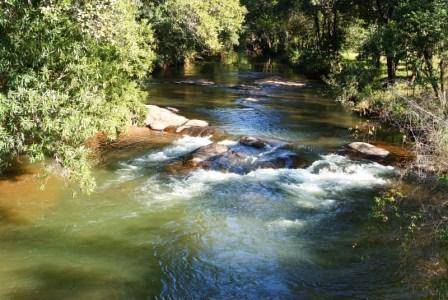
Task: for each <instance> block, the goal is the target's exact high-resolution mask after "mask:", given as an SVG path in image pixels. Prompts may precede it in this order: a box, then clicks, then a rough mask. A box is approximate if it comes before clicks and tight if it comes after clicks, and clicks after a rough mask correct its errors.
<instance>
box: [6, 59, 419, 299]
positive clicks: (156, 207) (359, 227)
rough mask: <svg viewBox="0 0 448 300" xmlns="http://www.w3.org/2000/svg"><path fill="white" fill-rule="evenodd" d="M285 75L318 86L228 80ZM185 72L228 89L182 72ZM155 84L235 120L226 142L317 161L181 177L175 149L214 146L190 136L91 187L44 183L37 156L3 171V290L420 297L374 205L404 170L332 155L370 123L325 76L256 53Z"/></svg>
mask: <svg viewBox="0 0 448 300" xmlns="http://www.w3.org/2000/svg"><path fill="white" fill-rule="evenodd" d="M272 75H281V76H283V77H284V78H288V79H290V80H297V81H303V82H306V83H308V86H307V87H304V88H285V87H283V88H280V87H270V88H267V87H266V88H263V89H262V90H258V91H255V92H254V91H252V92H249V91H241V90H235V89H232V88H229V87H228V86H229V85H232V84H252V83H253V82H254V81H255V80H257V79H260V78H266V77H269V76H272ZM184 78H204V79H208V80H213V81H215V82H216V83H217V84H219V86H213V87H202V86H190V85H180V84H175V83H174V82H175V81H176V80H180V79H184ZM149 91H150V100H149V101H150V102H151V103H153V104H159V105H169V106H174V107H177V108H179V109H180V110H181V111H182V112H183V113H184V114H185V115H187V116H188V117H197V118H202V119H206V120H208V121H210V122H211V123H212V124H214V125H216V126H218V127H219V128H221V129H222V130H226V131H227V132H228V133H229V138H228V140H227V141H226V143H232V140H234V139H237V137H238V136H241V135H254V136H259V137H264V138H275V139H278V140H282V141H285V142H289V143H291V144H292V145H293V147H294V149H295V150H296V151H297V153H300V155H304V156H307V158H308V159H312V161H314V162H313V163H312V164H311V165H310V166H308V167H307V168H303V169H279V170H272V169H258V170H255V171H252V172H250V173H247V174H235V173H229V172H220V171H205V170H197V171H192V172H191V173H189V174H186V175H170V174H168V173H166V172H165V167H166V165H168V164H169V163H170V162H171V161H172V160H173V159H176V157H179V156H181V155H182V154H185V153H188V152H189V151H191V150H194V149H196V148H198V147H200V146H202V145H207V144H209V143H211V140H210V139H209V138H207V137H203V138H193V137H183V138H180V139H179V140H177V141H175V142H174V143H173V144H172V145H169V146H167V147H164V148H157V149H148V150H142V152H141V153H140V154H138V155H135V154H133V155H131V154H129V155H128V156H127V157H125V158H122V159H120V160H114V161H110V162H109V163H107V164H105V165H104V166H102V167H101V168H98V169H97V170H96V171H95V175H96V177H97V180H98V190H97V192H95V193H94V194H93V195H91V196H83V195H79V194H78V195H75V196H73V190H72V189H70V188H68V187H65V186H64V184H63V183H62V182H60V181H58V180H56V179H49V180H48V182H47V185H46V189H45V190H44V191H39V184H40V183H42V182H41V181H39V180H37V179H35V178H34V177H33V176H32V175H30V174H28V173H32V171H33V170H32V168H31V167H30V169H31V170H24V171H23V172H22V173H19V174H17V176H13V177H10V178H8V179H6V180H2V181H0V261H1V268H0V299H47V300H48V299H153V298H156V299H209V298H211V299H273V298H275V299H353V298H357V299H367V298H369V299H385V298H387V299H407V298H409V299H415V297H416V295H412V290H411V289H409V287H408V286H406V285H405V284H404V283H403V276H402V274H403V272H404V270H405V268H406V266H402V265H400V264H399V262H400V260H399V259H398V258H399V256H400V251H399V248H398V247H397V246H396V245H394V244H393V243H392V242H390V241H387V240H386V238H384V239H382V238H381V237H378V236H375V237H372V236H371V235H370V234H369V224H368V218H367V217H368V214H369V206H370V205H371V204H372V200H373V198H374V197H375V195H376V194H377V193H378V192H379V191H381V190H382V189H384V188H386V187H387V186H388V185H389V184H390V183H391V182H392V181H393V178H394V172H395V171H394V170H393V168H391V167H387V166H381V165H378V164H374V163H371V162H368V161H363V162H359V161H351V160H349V159H347V158H345V157H342V156H338V155H334V154H331V153H332V152H333V151H334V150H335V149H337V148H338V147H340V146H341V145H343V144H345V143H347V142H349V141H351V137H350V135H349V134H348V130H347V129H348V128H350V127H352V126H354V125H355V124H356V123H357V122H358V120H357V119H356V118H355V117H354V116H353V115H351V114H350V113H348V112H346V111H344V110H343V109H342V108H341V107H340V106H339V105H338V104H336V103H335V102H334V101H333V100H331V99H328V98H326V97H324V96H323V95H322V93H321V92H320V88H319V86H318V85H317V84H316V83H313V82H308V81H306V80H305V79H304V78H301V77H299V76H296V75H292V74H291V73H290V72H289V70H288V69H286V68H284V67H282V66H276V65H266V64H249V63H247V62H244V61H242V62H239V64H230V65H219V64H215V63H202V64H197V65H194V66H190V67H188V68H185V69H183V70H178V71H176V72H172V73H166V74H161V75H158V76H155V78H154V80H152V81H151V83H150V84H149ZM244 97H252V98H256V99H257V100H258V101H257V102H252V101H244V100H241V98H244ZM410 267H411V266H410Z"/></svg>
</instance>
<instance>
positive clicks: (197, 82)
mask: <svg viewBox="0 0 448 300" xmlns="http://www.w3.org/2000/svg"><path fill="white" fill-rule="evenodd" d="M176 83H177V84H190V85H200V86H211V85H215V83H214V82H213V81H209V80H205V79H187V80H181V81H176Z"/></svg>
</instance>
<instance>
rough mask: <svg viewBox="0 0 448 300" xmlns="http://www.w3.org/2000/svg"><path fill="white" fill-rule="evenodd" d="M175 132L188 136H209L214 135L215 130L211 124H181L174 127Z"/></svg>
mask: <svg viewBox="0 0 448 300" xmlns="http://www.w3.org/2000/svg"><path fill="white" fill-rule="evenodd" d="M176 133H180V134H182V135H189V136H210V135H215V134H216V133H217V131H216V129H215V128H214V127H211V126H203V127H201V126H188V127H185V126H182V127H179V128H177V129H176Z"/></svg>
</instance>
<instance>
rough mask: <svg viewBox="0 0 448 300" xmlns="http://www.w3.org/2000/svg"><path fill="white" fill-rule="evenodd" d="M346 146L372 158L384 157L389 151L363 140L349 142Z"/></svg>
mask: <svg viewBox="0 0 448 300" xmlns="http://www.w3.org/2000/svg"><path fill="white" fill-rule="evenodd" d="M348 147H349V148H350V149H351V150H354V151H356V152H358V153H360V154H363V155H366V156H368V157H373V158H386V157H387V156H389V154H390V152H389V151H387V150H386V149H383V148H380V147H376V146H374V145H371V144H368V143H364V142H354V143H351V144H349V145H348Z"/></svg>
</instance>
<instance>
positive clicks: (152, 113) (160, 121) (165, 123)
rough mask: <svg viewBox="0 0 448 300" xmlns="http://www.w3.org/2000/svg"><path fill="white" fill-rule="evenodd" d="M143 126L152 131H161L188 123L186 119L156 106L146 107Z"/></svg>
mask: <svg viewBox="0 0 448 300" xmlns="http://www.w3.org/2000/svg"><path fill="white" fill-rule="evenodd" d="M146 107H147V111H148V112H147V114H146V120H145V125H146V126H148V127H149V128H151V129H153V130H159V131H163V130H165V129H166V128H168V127H179V126H182V125H184V124H185V123H187V122H188V119H187V118H185V117H183V116H180V115H178V114H176V113H174V112H172V111H171V110H169V109H166V108H162V107H159V106H156V105H147V106H146Z"/></svg>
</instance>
